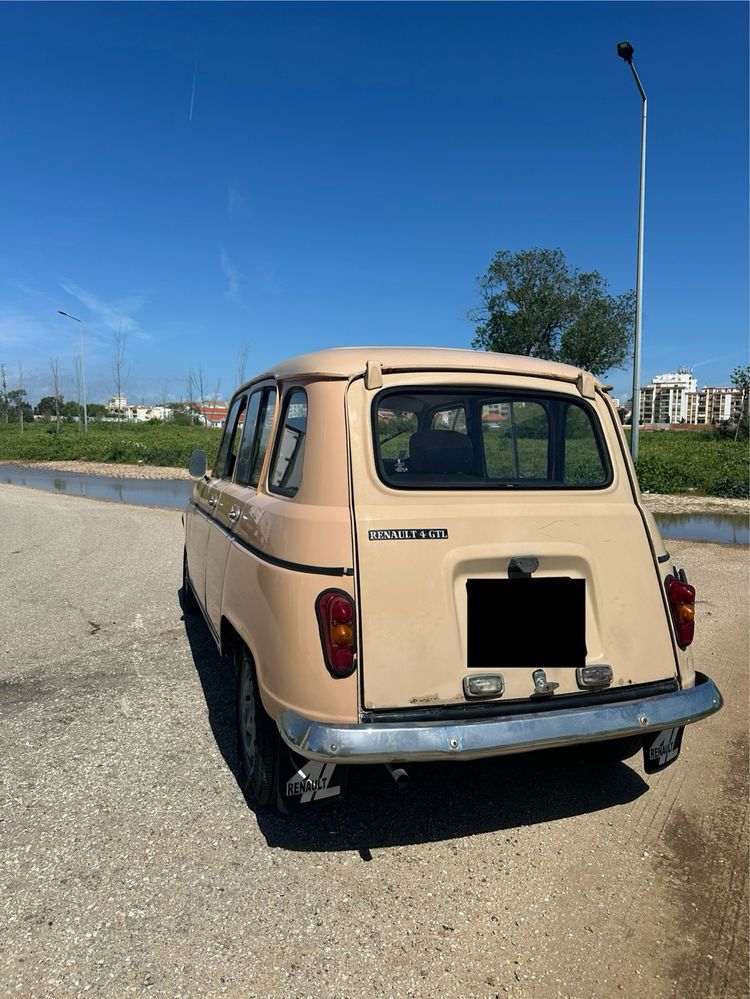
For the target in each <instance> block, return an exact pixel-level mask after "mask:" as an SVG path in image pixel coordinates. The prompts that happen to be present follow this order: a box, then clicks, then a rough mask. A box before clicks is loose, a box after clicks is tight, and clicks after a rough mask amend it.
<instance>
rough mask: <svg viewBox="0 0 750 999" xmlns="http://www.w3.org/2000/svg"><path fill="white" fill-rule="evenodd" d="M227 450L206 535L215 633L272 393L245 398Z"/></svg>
mask: <svg viewBox="0 0 750 999" xmlns="http://www.w3.org/2000/svg"><path fill="white" fill-rule="evenodd" d="M244 398H245V405H244V406H242V407H241V408H240V410H239V411H238V416H237V422H236V426H235V429H234V432H233V433H232V436H231V440H230V443H229V447H228V450H227V461H226V466H225V477H226V479H227V481H226V484H225V486H224V488H223V489H222V491H221V495H220V496H219V500H218V503H217V505H216V509H215V510H214V517H213V522H212V525H211V532H210V535H209V542H208V545H209V552H208V564H209V565H210V571H208V570H207V572H206V613H207V614H208V617H209V620H210V622H211V625H212V627H213V628H214V629H215V630H216V632H217V633H218V632H219V631H220V628H221V599H222V589H223V586H224V574H225V571H226V564H227V557H228V554H229V546H230V544H231V542H232V539H233V537H234V532H235V530H236V529H237V527H238V525H239V524H240V520H241V518H242V516H243V513H244V511H245V508H246V506H247V504H248V503H249V502H251V501H252V498H253V497H254V496H255V492H256V488H257V485H258V478H259V474H260V467H261V465H262V463H263V458H264V456H265V448H266V446H267V443H268V432H269V431H270V426H271V423H270V420H269V419H268V416H269V412H270V419H271V420H272V418H273V411H274V405H273V403H274V401H275V390H274V389H273V388H272V387H269V386H267V385H264V386H260V387H258V388H256V389H255V390H254V391H252V392H251V393H249V395H246V396H245V397H244Z"/></svg>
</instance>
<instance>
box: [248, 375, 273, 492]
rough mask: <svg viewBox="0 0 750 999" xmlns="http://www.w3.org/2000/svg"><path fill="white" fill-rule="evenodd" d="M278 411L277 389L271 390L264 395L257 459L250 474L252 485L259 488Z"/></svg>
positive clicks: (256, 451)
mask: <svg viewBox="0 0 750 999" xmlns="http://www.w3.org/2000/svg"><path fill="white" fill-rule="evenodd" d="M275 410H276V389H275V388H269V389H266V390H265V392H264V393H263V402H262V404H261V407H260V416H259V418H258V433H257V434H256V440H257V445H256V448H255V458H254V459H253V466H252V471H251V472H250V483H249V484H250V485H251V486H253V487H254V488H256V489H257V488H258V483H259V482H260V471H261V469H262V467H263V459H264V458H265V456H266V451H267V450H268V441H269V439H270V437H271V428H272V427H273V417H274V413H275Z"/></svg>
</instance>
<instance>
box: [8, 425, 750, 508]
mask: <svg viewBox="0 0 750 999" xmlns="http://www.w3.org/2000/svg"><path fill="white" fill-rule="evenodd" d="M220 436H221V431H220V430H206V429H205V428H204V427H181V426H173V425H170V424H162V425H154V424H134V423H123V424H119V425H118V424H117V423H91V424H90V425H89V432H88V434H83V433H81V432H80V430H79V428H78V426H77V425H74V424H63V425H62V426H61V428H60V435H59V436H58V435H56V434H55V428H54V425H53V424H49V423H32V424H25V426H24V432H23V434H21V433H20V432H19V428H18V424H17V423H10V424H7V425H3V424H0V460H6V461H7V460H10V461H63V460H81V461H103V462H122V463H124V464H137V463H142V464H144V465H165V466H171V467H181V468H185V467H187V462H188V457H189V455H190V452H191V451H192V450H193V448H198V447H199V448H203V449H204V450H205V451H206V452H207V453H208V456H209V462H210V461H211V459H212V458H213V456H214V455H215V453H216V449H217V448H218V446H219V438H220ZM638 477H639V479H640V483H641V488H642V489H644V490H649V491H651V492H658V493H685V492H694V493H697V494H699V495H709V496H737V497H743V496H748V495H749V494H750V486H749V482H750V455H749V452H748V444H747V441H738V442H737V443H735V442H734V441H732V440H709V439H706V438H704V437H703V436H702V435H699V434H694V433H688V432H682V433H679V432H668V431H665V432H655V431H653V432H646V433H641V436H640V457H639V461H638Z"/></svg>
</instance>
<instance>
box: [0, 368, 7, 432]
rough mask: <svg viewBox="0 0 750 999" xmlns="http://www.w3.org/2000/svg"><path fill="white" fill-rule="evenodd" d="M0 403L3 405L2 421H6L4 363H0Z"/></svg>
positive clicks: (5, 376)
mask: <svg viewBox="0 0 750 999" xmlns="http://www.w3.org/2000/svg"><path fill="white" fill-rule="evenodd" d="M0 405H2V407H3V423H7V422H8V376H7V375H6V373H5V365H4V364H0Z"/></svg>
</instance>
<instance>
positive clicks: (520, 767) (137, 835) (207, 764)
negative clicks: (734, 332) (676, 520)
mask: <svg viewBox="0 0 750 999" xmlns="http://www.w3.org/2000/svg"><path fill="white" fill-rule="evenodd" d="M181 548H182V541H181V528H180V517H179V514H178V513H174V512H169V511H164V510H153V509H140V508H135V507H127V506H119V505H118V506H115V505H111V504H103V503H98V502H96V501H92V500H87V499H80V498H69V497H64V496H58V495H54V494H48V493H43V492H38V491H35V490H29V489H24V488H21V487H18V486H3V485H0V550H1V551H2V552H3V556H4V557H3V565H4V568H5V572H4V579H5V583H6V585H5V590H4V600H3V601H2V603H1V604H0V718H1V720H2V724H1V725H0V995H3V996H16V995H19V996H24V997H26V996H29V997H34V996H74V995H75V996H77V995H84V994H87V995H102V996H118V997H119V996H130V995H133V996H136V995H137V996H142V995H150V996H214V995H222V994H227V995H231V996H235V995H236V996H240V995H242V996H273V997H276V996H283V997H305V996H315V997H324V996H325V997H328V996H330V997H358V996H373V995H374V996H405V997H406V996H419V997H421V996H432V995H436V994H440V995H442V996H448V997H453V996H455V997H468V996H482V997H485V996H486V997H494V996H503V995H512V996H516V997H534V999H537V997H538V999H547V997H555V996H575V997H579V996H580V997H609V996H620V995H622V996H628V997H629V996H636V995H640V994H645V995H648V996H649V997H650V999H652V997H653V999H659V997H672V999H677V997H680V999H682V997H685V996H701V997H713V996H716V997H719V996H722V997H730V999H732V997H737V999H739V997H745V996H747V995H748V979H747V954H748V934H747V823H746V818H747V771H748V753H747V704H748V669H747V664H748V641H747V633H748V622H747V607H748V600H747V549H746V548H744V549H743V548H738V547H732V546H723V545H707V544H695V543H689V542H675V541H673V542H670V551H671V553H672V555H673V557H675V558H677V559H679V560H680V561H681V562H682V563H683V564H684V565H685V566H686V567H687V569H688V573H689V576H690V579H691V581H692V582H694V583H695V584H696V585H697V587H698V595H699V599H700V601H701V602H700V604H699V622H698V632H697V639H696V646H695V647H696V658H697V662H698V663H699V664H700V666H702V667H703V668H704V669H705V670H706V671H707V672H709V673H710V674H712V675H713V676H714V678H715V679H716V681H717V683H718V684H719V686H720V687H721V689H722V690H723V692H724V695H725V697H726V699H727V703H726V705H725V707H724V709H723V710H722V711H721V712H720V713H719V714H718V715H716V716H715V717H713V718H712V719H710V720H708V721H706V722H703V723H701V724H699V725H696V726H693V727H691V728H689V729H688V731H687V732H686V735H685V741H684V746H683V754H682V758H681V759H680V761H678V763H677V764H676V765H675V766H673V767H671V768H670V769H669V770H667V771H666V772H665V773H663V774H660V775H658V776H654V777H648V776H646V775H644V773H643V770H642V766H641V763H640V761H639V760H636V761H631V762H630V763H628V764H618V765H615V766H613V767H609V768H602V769H596V768H594V769H592V768H591V766H590V765H589V766H586V765H584V764H583V763H582V762H581V761H580V760H579V758H578V757H577V756H576V755H575V754H562V753H545V754H541V753H537V754H531V755H530V756H528V757H515V758H513V757H508V758H505V759H504V760H496V761H483V762H479V763H469V764H453V765H446V764H436V765H424V766H421V767H414V768H411V776H412V784H411V786H410V788H409V790H408V791H406V792H398V791H397V790H396V788H395V786H394V785H393V784H392V782H391V781H390V780H389V778H388V777H387V775H386V774H385V771H384V770H383V768H366V769H361V770H359V771H357V772H356V774H355V779H353V780H352V782H351V785H350V793H349V796H348V797H347V799H345V801H343V802H341V803H340V804H337V805H334V806H333V807H330V808H329V809H326V810H323V811H321V812H318V813H314V815H312V816H310V817H308V818H307V820H306V821H301V820H296V821H293V820H289V819H284V818H282V817H280V816H275V815H273V816H268V815H262V816H258V815H255V814H254V813H253V812H252V811H251V810H249V809H248V807H247V805H246V804H245V801H244V799H243V797H242V794H241V793H240V790H239V787H238V785H237V781H236V772H237V759H236V755H235V748H234V729H233V716H232V707H231V702H232V697H233V680H232V676H231V672H230V670H229V669H228V668H227V667H226V665H225V663H224V662H223V661H222V660H220V659H219V658H218V657H217V655H216V653H215V651H214V648H213V646H212V643H211V639H210V638H209V636H208V633H207V631H206V629H205V627H204V626H203V625H202V624H200V623H195V622H191V623H190V624H187V625H186V623H185V622H183V621H182V619H181V616H180V612H179V609H178V606H177V588H178V585H179V575H180V560H181Z"/></svg>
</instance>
